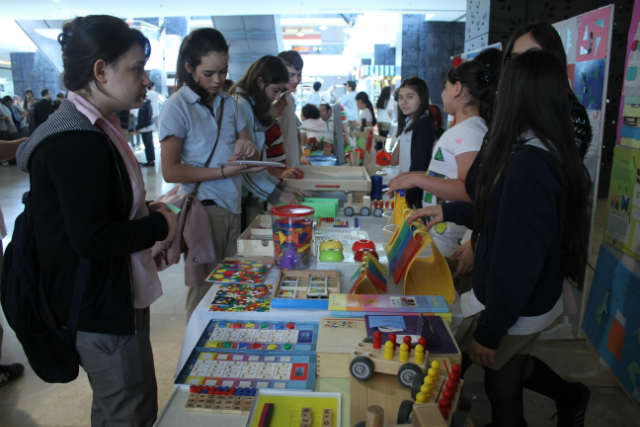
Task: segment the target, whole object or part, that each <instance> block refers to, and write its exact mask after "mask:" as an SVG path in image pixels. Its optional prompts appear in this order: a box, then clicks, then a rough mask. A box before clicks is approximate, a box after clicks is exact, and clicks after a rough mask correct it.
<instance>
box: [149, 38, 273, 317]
mask: <svg viewBox="0 0 640 427" xmlns="http://www.w3.org/2000/svg"><path fill="white" fill-rule="evenodd" d="M228 68H229V46H228V45H227V41H226V40H225V38H224V36H223V35H222V34H221V33H220V32H219V31H218V30H215V29H213V28H200V29H197V30H195V31H192V32H191V33H190V34H189V35H188V36H187V37H185V38H184V40H183V41H182V45H181V46H180V52H179V54H178V63H177V68H176V69H177V71H176V81H177V89H178V90H177V92H175V93H174V94H173V95H171V97H170V98H169V99H168V100H167V101H166V102H165V104H164V106H163V108H162V111H161V112H160V119H159V124H160V129H159V130H158V135H159V137H160V143H161V147H162V148H161V150H162V151H161V153H162V156H161V162H162V174H163V176H164V180H165V181H166V182H169V183H180V189H179V192H178V194H189V193H191V192H192V191H193V190H194V188H195V186H196V184H197V183H199V182H201V183H202V184H201V185H200V188H199V190H198V194H197V195H196V197H197V198H198V199H199V200H200V202H202V204H203V205H204V206H205V208H206V210H207V213H208V214H209V219H210V220H211V229H212V232H213V233H212V236H211V238H212V239H213V247H214V249H215V253H216V257H217V259H218V260H222V259H224V258H225V257H231V256H234V255H235V253H236V251H237V243H236V242H237V239H238V237H239V236H240V233H241V232H242V228H241V223H240V222H241V221H240V213H241V204H240V203H241V192H242V182H241V179H240V176H241V175H243V174H246V173H255V172H259V171H262V170H264V168H256V167H246V166H235V165H233V166H222V167H218V163H220V162H225V161H227V160H237V159H238V158H240V157H244V158H245V159H251V160H257V159H258V156H259V152H258V150H256V148H255V146H254V145H253V143H252V142H251V137H250V136H249V133H248V132H247V129H246V122H245V119H244V117H243V116H242V113H241V112H240V110H239V108H238V105H237V103H236V100H235V99H233V97H231V96H229V95H228V94H227V93H226V92H224V91H222V90H221V87H222V84H223V83H224V81H225V79H226V77H227V73H228ZM219 115H222V117H221V118H220V120H221V121H220V123H221V126H220V129H218V119H219ZM218 134H219V137H217V135H218ZM214 148H215V151H213V150H214ZM212 151H213V156H212V158H211V162H210V164H209V167H207V168H205V167H204V166H205V163H206V161H207V159H208V158H209V156H210V155H211V152H212ZM216 265H217V263H211V264H207V265H206V270H207V271H213V269H214V268H215V267H216ZM210 287H211V284H202V285H200V286H196V287H189V292H188V294H187V302H186V308H187V320H188V319H189V318H190V317H191V313H192V312H193V310H194V309H195V308H196V306H197V305H198V303H199V302H200V300H201V299H202V297H203V296H204V295H205V294H206V293H207V291H208V290H209V288H210Z"/></svg>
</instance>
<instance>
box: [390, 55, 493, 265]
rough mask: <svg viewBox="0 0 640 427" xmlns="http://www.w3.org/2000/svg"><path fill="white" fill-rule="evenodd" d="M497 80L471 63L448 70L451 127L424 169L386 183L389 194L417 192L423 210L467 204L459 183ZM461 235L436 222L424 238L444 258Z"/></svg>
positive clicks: (486, 69)
mask: <svg viewBox="0 0 640 427" xmlns="http://www.w3.org/2000/svg"><path fill="white" fill-rule="evenodd" d="M497 77H498V76H496V74H495V72H494V71H493V69H492V68H490V67H488V66H485V65H482V64H480V63H478V62H475V61H470V62H465V63H463V64H461V65H459V66H458V67H456V68H454V69H452V70H451V71H449V73H448V74H447V81H446V82H445V85H444V90H443V91H442V101H443V103H444V111H445V112H446V113H447V114H452V115H454V116H455V119H456V125H455V126H454V127H453V128H451V129H449V130H448V131H446V132H445V133H444V134H442V136H441V137H440V139H439V140H438V142H437V143H436V145H435V147H434V149H433V153H432V155H431V162H430V163H429V170H428V171H426V173H425V172H407V173H403V174H400V175H398V176H397V177H396V178H394V179H392V180H391V182H389V190H390V192H391V193H392V192H394V191H397V190H407V189H410V188H414V187H418V188H421V189H422V190H424V192H425V193H424V198H423V200H422V206H423V207H428V206H432V205H435V204H440V203H445V202H452V201H457V200H463V201H470V198H469V195H468V194H467V191H466V189H465V178H466V176H467V171H468V170H469V167H470V166H471V164H472V163H473V161H474V159H475V157H476V155H477V153H478V151H479V150H480V147H481V146H482V140H483V139H484V136H485V134H486V133H487V126H488V124H489V123H490V122H491V117H492V110H493V101H494V98H495V93H496V86H497ZM417 212H418V213H419V212H420V211H417ZM466 230H467V228H466V227H463V226H459V225H456V224H454V223H442V224H439V225H438V226H437V227H434V228H432V229H431V230H430V233H431V235H432V237H433V239H434V241H435V242H436V244H437V245H438V248H439V249H440V251H441V252H442V253H443V255H444V256H445V257H447V258H448V257H451V256H452V255H454V253H456V251H457V250H458V248H459V247H460V240H461V239H462V238H463V236H464V234H465V232H466Z"/></svg>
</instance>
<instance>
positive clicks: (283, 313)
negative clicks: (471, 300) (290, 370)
mask: <svg viewBox="0 0 640 427" xmlns="http://www.w3.org/2000/svg"><path fill="white" fill-rule="evenodd" d="M385 169H386V170H388V173H387V175H385V176H384V182H385V183H387V182H388V181H389V179H390V178H391V177H392V176H395V175H396V174H397V168H385ZM322 195H323V196H325V197H338V198H340V199H341V200H344V198H346V196H345V194H344V193H322ZM358 218H359V221H360V227H361V230H363V231H366V232H367V233H368V235H369V239H370V240H372V241H373V242H375V243H377V244H382V245H386V243H387V242H388V240H389V238H390V237H391V234H390V233H387V232H385V231H384V230H383V228H384V226H385V225H386V224H387V221H388V218H384V217H382V218H378V217H374V216H369V217H361V216H359V217H358ZM309 268H310V269H317V262H316V258H315V257H313V258H312V261H311V265H310V267H309ZM279 274H280V270H279V269H278V268H277V267H273V269H272V270H271V272H270V273H269V276H268V277H267V280H266V281H265V283H267V284H273V285H276V284H277V280H278V277H279ZM219 288H220V286H219V285H213V286H212V287H211V289H210V290H209V292H208V293H207V294H206V295H205V296H204V298H203V299H202V301H201V302H200V304H198V306H197V308H196V309H195V311H194V312H193V315H192V316H191V319H190V321H189V324H188V326H187V330H186V332H185V336H184V340H183V343H182V349H181V352H180V358H179V360H178V363H177V366H176V373H175V377H177V376H178V374H179V373H180V371H181V370H182V368H183V367H184V365H185V363H186V362H187V360H188V358H189V356H190V355H191V353H192V351H193V349H194V347H195V346H196V344H197V342H198V340H199V338H200V336H201V335H202V333H203V331H204V330H205V328H206V327H207V325H208V324H209V322H210V320H212V319H221V320H230V321H234V320H235V321H283V322H291V321H296V322H318V321H319V319H320V318H322V317H331V312H330V311H329V310H308V309H306V310H291V309H287V310H278V309H273V308H271V309H270V311H268V312H232V311H227V312H224V311H222V312H221V311H210V310H209V307H210V305H211V303H212V301H213V300H214V299H215V296H216V292H218V290H219ZM350 288H351V284H350V283H349V282H348V281H345V280H341V283H340V291H341V293H348V292H349V290H350ZM387 293H388V294H401V293H402V287H401V286H398V285H395V284H394V283H393V281H392V280H388V291H387ZM450 309H451V312H452V315H453V322H452V325H451V326H452V329H454V330H455V328H456V327H457V325H459V323H460V322H461V321H462V316H461V314H460V309H459V303H458V301H457V300H456V303H455V304H453V305H452V306H451V307H450ZM351 387H352V386H351V380H350V378H326V377H316V380H315V388H314V390H315V391H328V392H336V391H337V392H340V393H341V396H342V408H343V409H342V425H343V426H349V425H350V417H351V411H350V408H351V400H350V391H351ZM188 394H189V386H186V385H179V386H177V387H176V390H175V392H174V393H173V395H172V396H171V398H170V400H169V402H168V403H167V405H166V406H165V408H164V409H163V411H162V413H161V414H160V416H159V417H158V421H157V422H156V424H155V425H156V426H175V425H188V426H190V427H197V426H200V425H202V426H205V425H206V426H244V425H246V423H247V420H248V416H246V415H229V414H207V413H198V412H187V411H185V410H184V407H185V403H186V401H187V396H188ZM358 399H360V400H359V401H361V398H358Z"/></svg>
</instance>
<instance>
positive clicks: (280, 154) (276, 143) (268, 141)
mask: <svg viewBox="0 0 640 427" xmlns="http://www.w3.org/2000/svg"><path fill="white" fill-rule="evenodd" d="M265 133H266V138H265V146H266V148H267V161H268V162H281V163H284V164H285V167H282V168H278V169H286V165H287V156H286V154H285V152H284V144H283V143H284V140H283V139H282V132H281V131H280V125H279V124H277V123H276V124H274V125H273V126H271V127H270V128H269V129H267V130H266V132H265Z"/></svg>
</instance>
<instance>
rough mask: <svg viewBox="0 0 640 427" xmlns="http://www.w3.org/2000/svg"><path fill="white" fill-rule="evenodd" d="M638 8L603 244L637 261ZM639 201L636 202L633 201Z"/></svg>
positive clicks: (639, 223)
mask: <svg viewBox="0 0 640 427" xmlns="http://www.w3.org/2000/svg"><path fill="white" fill-rule="evenodd" d="M639 39H640V7H638V5H637V4H636V5H635V6H634V8H633V15H632V18H631V26H630V27H629V35H628V38H627V56H626V59H625V81H624V86H623V90H622V99H621V100H620V111H619V114H618V134H617V139H616V147H615V148H614V151H613V164H612V168H611V184H610V187H609V200H608V203H607V209H608V212H607V221H606V225H605V232H604V241H605V242H607V243H609V244H611V245H612V246H614V247H616V248H617V249H619V250H621V251H622V252H624V253H626V254H627V255H631V256H632V257H634V258H635V259H637V260H640V176H638V171H639V169H640V151H639V150H638V149H640V127H638V126H639V125H638V122H640V120H639V118H640V105H639V104H640V96H639V95H640V77H638V76H637V71H638V68H639V67H640V51H638V40H639ZM636 197H638V199H636ZM623 218H624V221H623Z"/></svg>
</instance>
